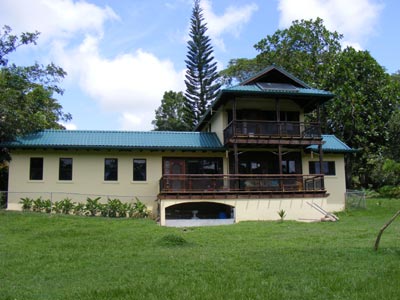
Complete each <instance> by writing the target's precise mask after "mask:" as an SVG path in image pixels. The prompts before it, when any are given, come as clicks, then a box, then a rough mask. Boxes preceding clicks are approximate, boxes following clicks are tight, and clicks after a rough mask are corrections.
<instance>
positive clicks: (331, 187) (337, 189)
mask: <svg viewBox="0 0 400 300" xmlns="http://www.w3.org/2000/svg"><path fill="white" fill-rule="evenodd" d="M323 160H324V161H333V162H335V170H336V175H334V176H329V175H326V176H325V188H326V190H327V191H328V194H329V197H328V198H327V200H328V201H327V208H328V209H329V210H331V211H335V210H337V211H339V210H343V209H344V206H345V193H346V180H345V178H346V177H345V165H344V164H345V162H344V155H343V154H324V157H323ZM310 161H316V162H317V161H319V157H318V155H317V154H313V157H311V154H307V155H305V156H304V157H303V173H304V174H310V170H309V164H308V162H310Z"/></svg>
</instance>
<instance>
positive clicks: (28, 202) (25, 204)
mask: <svg viewBox="0 0 400 300" xmlns="http://www.w3.org/2000/svg"><path fill="white" fill-rule="evenodd" d="M19 203H20V204H22V209H23V210H24V211H30V210H32V206H33V199H31V198H29V197H25V198H21V201H19Z"/></svg>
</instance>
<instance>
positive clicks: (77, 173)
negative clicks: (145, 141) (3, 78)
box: [8, 150, 345, 225]
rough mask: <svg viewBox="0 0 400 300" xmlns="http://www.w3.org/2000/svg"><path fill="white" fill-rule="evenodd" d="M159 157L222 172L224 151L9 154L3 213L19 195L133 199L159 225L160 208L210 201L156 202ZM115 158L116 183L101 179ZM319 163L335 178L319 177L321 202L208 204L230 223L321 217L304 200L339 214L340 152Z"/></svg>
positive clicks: (287, 200)
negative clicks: (203, 163) (138, 172)
mask: <svg viewBox="0 0 400 300" xmlns="http://www.w3.org/2000/svg"><path fill="white" fill-rule="evenodd" d="M30 157H43V158H44V173H43V175H44V178H43V180H41V181H36V180H35V181H32V180H29V161H30ZM63 157H70V158H72V159H73V180H72V181H59V180H58V168H59V166H58V164H59V158H63ZM163 157H222V158H223V161H224V173H225V174H227V173H228V163H227V158H226V154H225V153H221V152H219V153H213V152H180V151H176V152H128V151H126V152H118V151H84V150H80V151H30V152H27V151H14V152H13V153H12V161H11V163H10V172H9V198H8V200H9V202H8V208H9V209H20V208H21V206H20V204H19V203H18V202H19V201H20V198H22V197H30V198H36V197H39V196H42V197H44V198H46V199H52V200H53V201H58V200H61V199H64V198H65V197H69V198H71V199H72V200H73V201H76V202H84V201H85V200H86V197H88V196H89V197H94V196H96V195H100V196H103V198H102V200H103V202H105V201H106V200H107V196H109V197H112V198H119V199H120V200H122V201H134V200H135V197H138V198H139V199H140V200H141V201H143V202H144V203H145V204H146V205H147V206H148V207H149V208H150V209H152V210H153V211H156V209H157V206H158V203H159V204H160V211H161V224H162V225H163V224H165V208H166V207H168V206H171V205H174V204H178V203H185V202H210V201H211V200H200V199H190V200H186V201H185V200H157V194H158V191H159V179H160V178H161V175H162V158H163ZM105 158H117V159H118V181H116V182H105V181H104V179H103V178H104V159H105ZM134 158H139V159H146V161H147V181H145V182H134V181H133V180H132V179H133V178H132V177H133V159H134ZM302 160H303V166H302V168H303V173H304V174H309V166H308V162H309V161H318V156H317V155H316V154H314V155H313V157H311V154H303V156H302ZM324 160H325V161H334V162H335V169H336V175H335V176H325V186H326V189H327V191H328V193H329V196H328V197H324V198H280V199H245V198H242V199H224V200H213V201H212V202H217V203H223V204H227V205H230V206H232V207H234V209H235V221H236V222H239V221H243V220H275V219H277V218H278V214H277V211H278V210H281V209H283V210H285V212H286V219H290V220H312V219H319V218H321V217H322V215H321V214H320V213H319V212H317V211H316V210H315V209H313V208H311V207H310V206H309V205H308V204H307V202H310V203H311V202H315V203H317V204H319V205H320V206H321V207H323V208H324V209H325V210H327V211H339V210H342V209H343V208H344V195H345V179H344V178H345V173H344V172H345V171H344V157H343V155H342V154H325V155H324Z"/></svg>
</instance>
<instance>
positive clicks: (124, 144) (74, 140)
mask: <svg viewBox="0 0 400 300" xmlns="http://www.w3.org/2000/svg"><path fill="white" fill-rule="evenodd" d="M322 139H323V141H324V144H323V145H322V150H323V151H324V152H331V153H346V152H356V151H357V150H355V149H352V148H350V147H349V146H347V145H346V144H345V143H343V142H342V141H341V140H339V139H338V138H337V137H336V136H334V135H322ZM1 146H2V147H7V148H11V149H116V150H182V151H184V150H189V151H225V150H226V148H225V147H224V146H223V145H222V144H221V142H220V140H219V138H218V136H217V135H216V134H215V133H211V132H181V131H96V130H44V131H39V132H36V133H32V134H29V135H26V136H24V137H21V138H18V139H17V140H15V141H13V142H8V143H3V144H1ZM307 149H309V150H311V151H318V146H317V145H312V146H309V147H307Z"/></svg>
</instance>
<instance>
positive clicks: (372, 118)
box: [322, 47, 400, 187]
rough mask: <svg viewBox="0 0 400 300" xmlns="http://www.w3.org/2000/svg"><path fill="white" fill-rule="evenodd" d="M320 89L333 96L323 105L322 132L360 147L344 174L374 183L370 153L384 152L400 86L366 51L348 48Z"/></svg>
mask: <svg viewBox="0 0 400 300" xmlns="http://www.w3.org/2000/svg"><path fill="white" fill-rule="evenodd" d="M327 79H328V80H327V81H326V83H325V85H324V87H323V88H324V89H327V90H330V91H333V92H334V93H335V95H336V97H335V98H334V99H333V100H331V101H329V102H328V103H327V104H326V105H325V112H326V113H325V114H324V116H325V118H324V119H325V121H324V119H323V120H322V121H323V122H322V123H323V124H326V125H327V128H326V131H327V132H330V133H334V134H335V135H337V136H338V137H339V138H341V139H342V140H343V141H345V142H346V143H347V144H348V145H349V146H351V147H353V148H360V149H361V151H360V153H359V154H358V155H357V156H356V159H352V160H351V161H349V162H348V164H347V167H348V169H347V171H348V175H349V176H351V175H352V174H353V175H355V176H357V177H359V178H358V179H359V180H360V183H361V185H363V186H365V187H367V186H369V185H372V186H376V182H374V180H373V179H372V178H371V176H370V174H371V172H372V171H373V170H372V169H373V168H375V166H374V165H370V164H368V161H369V159H370V157H371V156H375V155H380V154H382V153H383V152H384V150H385V147H386V144H387V141H388V139H389V124H390V119H391V117H392V114H393V112H394V110H395V107H396V105H397V103H399V96H400V89H399V85H398V84H396V83H395V82H394V81H393V80H392V79H391V77H390V75H389V74H387V73H386V72H385V70H384V68H383V67H382V66H380V65H379V64H378V63H377V61H376V60H375V59H374V58H373V57H372V56H371V55H370V53H369V52H368V51H356V50H355V49H353V48H351V47H348V48H346V49H344V50H343V51H342V52H341V53H339V54H338V55H337V58H336V63H335V64H333V65H332V67H331V73H330V74H329V76H328V78H327Z"/></svg>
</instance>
